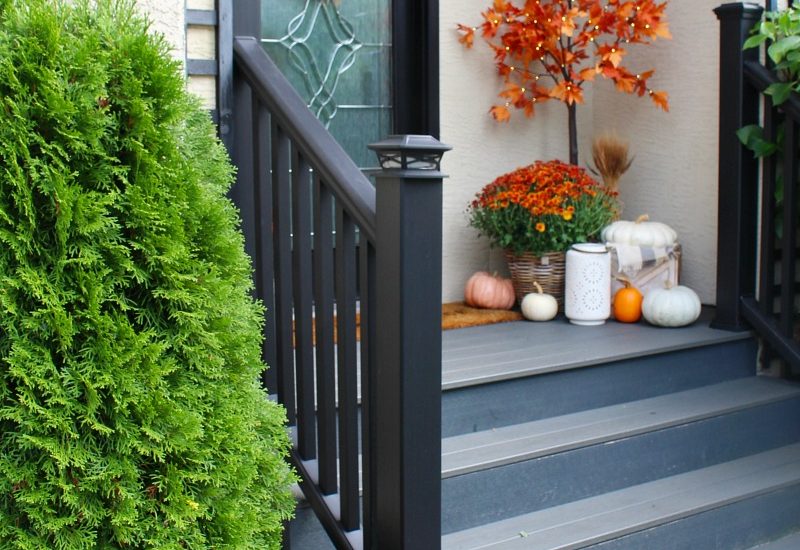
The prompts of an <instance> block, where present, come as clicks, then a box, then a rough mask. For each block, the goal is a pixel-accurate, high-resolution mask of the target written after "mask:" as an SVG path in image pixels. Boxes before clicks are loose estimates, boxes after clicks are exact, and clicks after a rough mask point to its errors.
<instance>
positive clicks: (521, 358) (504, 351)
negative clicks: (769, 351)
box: [442, 309, 750, 390]
mask: <svg viewBox="0 0 800 550" xmlns="http://www.w3.org/2000/svg"><path fill="white" fill-rule="evenodd" d="M712 316H713V311H712V310H708V309H706V310H705V311H703V314H702V315H701V317H700V319H699V320H698V321H697V322H696V323H694V324H693V325H691V326H688V327H683V328H671V329H665V328H658V327H653V326H650V325H648V324H646V323H644V322H641V323H636V324H623V323H617V322H614V321H609V322H607V323H606V324H604V325H601V326H596V327H581V326H575V325H572V324H570V323H569V322H568V321H567V320H566V319H564V318H563V317H562V318H559V319H556V320H554V321H551V322H548V323H532V322H528V321H516V322H510V323H498V324H494V325H485V326H480V327H470V328H464V329H456V330H448V331H445V332H444V333H443V335H442V388H443V389H445V390H447V389H454V388H459V387H465V386H471V385H477V384H484V383H488V382H495V381H500V380H508V379H511V378H516V377H521V376H529V375H532V374H543V373H546V372H554V371H559V370H566V369H572V368H579V367H583V366H587V365H593V364H598V363H606V362H611V361H620V360H624V359H630V358H635V357H642V356H645V355H649V354H651V353H656V352H669V351H675V350H680V349H687V348H692V347H699V346H704V345H711V344H721V343H725V342H732V341H736V340H741V339H744V338H749V337H750V333H747V332H738V333H737V332H728V331H722V330H716V329H713V328H711V327H710V326H709V322H710V320H711V318H712Z"/></svg>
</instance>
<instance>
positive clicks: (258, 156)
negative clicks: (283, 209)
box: [251, 97, 277, 393]
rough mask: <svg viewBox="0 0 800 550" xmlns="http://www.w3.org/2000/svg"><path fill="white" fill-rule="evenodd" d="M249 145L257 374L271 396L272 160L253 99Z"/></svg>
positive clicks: (263, 119)
mask: <svg viewBox="0 0 800 550" xmlns="http://www.w3.org/2000/svg"><path fill="white" fill-rule="evenodd" d="M252 112H253V118H252V132H253V133H252V134H251V135H252V145H253V163H252V164H253V174H252V178H253V180H252V181H253V203H254V204H255V207H256V224H255V226H256V230H255V239H254V241H255V250H254V252H255V255H254V257H253V264H254V267H255V287H256V296H258V298H259V299H260V300H261V302H262V303H263V304H264V308H265V309H266V311H267V314H266V315H265V316H264V317H265V318H264V341H263V342H262V347H261V355H262V358H263V359H264V362H265V363H266V364H267V366H268V370H266V371H264V373H263V374H262V375H261V382H262V384H263V385H264V387H265V388H267V389H268V390H269V392H270V393H275V392H276V391H277V388H276V387H275V386H276V384H277V378H276V375H275V374H274V373H275V370H276V369H277V354H276V345H275V317H274V316H273V315H272V312H274V311H275V289H274V286H273V280H272V274H273V272H274V270H275V264H274V262H273V258H274V255H273V243H272V237H271V233H272V193H270V180H269V178H270V168H271V167H270V164H271V160H272V157H271V156H270V154H269V150H270V149H269V139H270V117H269V112H268V111H267V110H266V108H265V107H264V106H263V105H261V103H260V102H259V101H258V99H257V98H256V97H253V101H252Z"/></svg>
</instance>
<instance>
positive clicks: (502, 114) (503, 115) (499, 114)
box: [489, 105, 511, 122]
mask: <svg viewBox="0 0 800 550" xmlns="http://www.w3.org/2000/svg"><path fill="white" fill-rule="evenodd" d="M489 113H491V115H492V117H494V119H495V120H496V121H497V122H508V120H509V119H510V118H511V113H510V112H509V110H508V108H506V107H503V106H502V105H494V106H493V107H492V108H491V109H489Z"/></svg>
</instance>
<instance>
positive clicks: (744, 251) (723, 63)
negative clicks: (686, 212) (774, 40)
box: [713, 3, 763, 330]
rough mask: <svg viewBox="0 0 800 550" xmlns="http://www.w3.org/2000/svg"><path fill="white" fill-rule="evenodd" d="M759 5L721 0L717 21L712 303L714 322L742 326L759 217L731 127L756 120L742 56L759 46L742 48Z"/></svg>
mask: <svg viewBox="0 0 800 550" xmlns="http://www.w3.org/2000/svg"><path fill="white" fill-rule="evenodd" d="M762 12H763V9H762V8H761V7H760V6H758V5H756V4H752V3H733V4H723V5H722V6H719V7H718V8H716V9H715V10H714V13H716V14H717V18H718V19H719V21H720V104H719V215H718V235H717V308H716V316H715V319H714V322H713V326H715V327H717V328H723V329H727V330H743V329H745V328H746V326H745V324H744V320H743V318H742V311H741V298H742V296H745V295H752V294H754V292H755V273H756V260H757V258H756V250H757V248H756V242H757V231H758V229H757V227H758V226H757V223H758V161H757V160H756V159H755V158H754V157H753V154H752V153H751V152H750V151H747V150H746V149H745V148H744V146H743V145H742V144H741V143H740V142H739V139H738V137H737V136H736V131H737V130H738V129H739V128H741V127H743V126H746V125H748V124H755V123H757V122H758V111H759V94H758V92H757V91H756V90H755V89H754V88H753V87H752V86H747V85H745V84H746V83H745V76H744V62H745V61H748V60H753V61H758V49H757V48H754V49H749V50H746V51H743V50H742V45H743V44H744V41H745V40H746V39H747V37H748V35H749V34H750V29H751V28H752V27H753V25H755V24H756V23H757V22H758V21H759V20H760V18H761V13H762Z"/></svg>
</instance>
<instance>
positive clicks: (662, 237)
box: [601, 214, 678, 248]
mask: <svg viewBox="0 0 800 550" xmlns="http://www.w3.org/2000/svg"><path fill="white" fill-rule="evenodd" d="M647 220H649V216H647V214H645V215H643V216H639V217H638V218H637V219H636V221H634V222H628V221H623V220H620V221H616V222H614V223H612V224H611V225H608V226H606V228H605V229H603V233H602V234H601V236H602V239H603V241H605V242H607V243H618V244H627V245H631V246H648V247H654V248H655V247H665V246H671V245H674V244H675V243H676V242H678V234H677V233H676V232H675V230H674V229H672V228H671V227H670V226H668V225H667V224H664V223H660V222H651V221H647Z"/></svg>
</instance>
